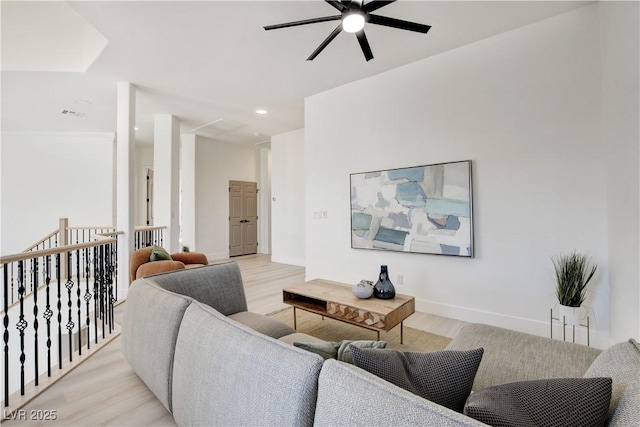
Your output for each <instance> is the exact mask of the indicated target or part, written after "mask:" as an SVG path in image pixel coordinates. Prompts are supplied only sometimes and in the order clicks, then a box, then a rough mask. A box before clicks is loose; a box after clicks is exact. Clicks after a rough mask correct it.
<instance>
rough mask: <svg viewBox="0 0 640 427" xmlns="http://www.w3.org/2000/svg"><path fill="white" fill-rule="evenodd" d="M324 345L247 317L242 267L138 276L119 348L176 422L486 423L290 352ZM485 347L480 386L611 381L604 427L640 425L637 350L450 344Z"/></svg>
mask: <svg viewBox="0 0 640 427" xmlns="http://www.w3.org/2000/svg"><path fill="white" fill-rule="evenodd" d="M294 341H306V342H309V341H318V340H317V339H315V338H313V337H310V336H308V335H304V334H299V333H296V332H295V331H294V330H293V329H292V328H290V327H289V326H288V325H286V324H284V323H282V322H279V321H276V320H274V319H271V318H269V317H266V316H262V315H258V314H255V313H251V312H248V311H247V303H246V298H245V294H244V288H243V284H242V277H241V275H240V270H239V268H238V266H237V264H236V263H234V262H231V263H225V264H218V265H209V266H205V267H200V268H195V269H190V270H181V271H176V272H170V273H165V274H160V275H156V276H151V277H147V278H143V279H138V280H136V281H134V282H133V283H132V285H131V287H130V289H129V293H128V296H127V303H126V310H125V318H124V322H123V327H122V351H123V355H124V357H125V358H126V360H127V361H128V362H129V363H130V364H131V366H132V367H133V369H134V370H135V371H136V373H137V374H138V375H139V376H140V378H141V379H142V380H143V381H144V382H145V383H146V384H147V386H148V387H149V389H150V390H151V391H152V392H153V393H154V394H155V395H156V396H157V397H158V399H159V400H160V401H161V402H162V404H163V405H164V406H165V407H166V408H167V409H168V410H169V411H170V412H171V413H172V414H173V416H174V419H175V421H176V423H177V424H178V425H180V426H232V425H242V426H249V425H261V426H265V425H268V426H308V425H319V426H338V425H350V426H351V425H363V426H364V425H367V426H370V425H430V426H482V425H485V424H482V423H480V422H478V421H476V420H474V419H471V418H469V417H467V416H465V415H463V414H460V413H458V412H454V411H452V410H450V409H447V408H445V407H442V406H440V405H437V404H435V403H433V402H430V401H428V400H426V399H423V398H421V397H418V396H417V395H414V394H412V393H410V392H408V391H405V390H403V389H400V388H399V387H396V386H395V385H393V384H391V383H389V382H386V381H384V380H382V379H380V378H378V377H376V376H374V375H372V374H370V373H368V372H366V371H364V370H362V369H360V368H358V367H355V366H353V365H349V364H346V363H343V362H339V361H335V360H327V361H324V360H323V359H322V358H321V357H320V356H318V355H316V354H314V353H311V352H307V351H305V350H302V349H299V348H297V347H294V346H292V345H291V343H292V342H294ZM478 347H483V348H484V349H485V350H484V356H483V359H482V362H481V364H480V367H479V369H478V372H477V375H476V378H475V382H474V390H478V389H480V388H483V387H485V386H488V385H493V384H501V383H505V382H513V381H521V380H529V379H540V378H560V377H582V376H607V377H612V378H613V396H612V402H611V406H610V413H609V421H608V425H610V426H614V427H618V426H637V425H640V414H639V409H638V408H640V349H639V348H638V346H637V343H635V342H633V341H630V342H624V343H619V344H616V345H614V346H612V347H611V348H609V349H607V350H605V351H602V352H601V351H600V350H596V349H593V348H588V347H584V346H581V345H575V344H570V343H564V342H559V341H553V340H550V339H547V338H542V337H537V336H532V335H527V334H523V333H518V332H514V331H510V330H506V329H501V328H496V327H492V326H487V325H480V324H475V325H470V326H468V327H466V328H464V329H463V330H462V331H461V333H460V334H459V335H458V336H457V337H456V338H455V339H454V340H453V341H452V342H451V343H450V345H449V347H448V349H452V350H467V349H473V348H478Z"/></svg>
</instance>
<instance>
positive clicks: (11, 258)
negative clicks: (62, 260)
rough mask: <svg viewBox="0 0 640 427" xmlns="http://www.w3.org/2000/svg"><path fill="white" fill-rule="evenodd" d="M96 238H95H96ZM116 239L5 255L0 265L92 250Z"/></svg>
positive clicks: (0, 260)
mask: <svg viewBox="0 0 640 427" xmlns="http://www.w3.org/2000/svg"><path fill="white" fill-rule="evenodd" d="M96 237H97V236H96ZM115 242H116V239H114V238H110V237H104V238H100V239H99V240H96V241H94V242H86V243H78V244H76V245H66V246H58V247H57V248H51V249H42V250H39V251H32V252H21V253H19V254H14V255H7V256H3V257H2V258H0V264H9V263H12V262H18V261H25V260H28V259H32V258H39V257H43V256H47V255H56V254H59V253H64V252H72V251H75V250H78V249H85V248H93V247H94V246H102V245H105V244H107V243H115Z"/></svg>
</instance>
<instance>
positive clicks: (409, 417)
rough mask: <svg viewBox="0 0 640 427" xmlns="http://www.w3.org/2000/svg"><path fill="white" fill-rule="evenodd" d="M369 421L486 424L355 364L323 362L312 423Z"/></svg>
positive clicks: (331, 424)
mask: <svg viewBox="0 0 640 427" xmlns="http://www.w3.org/2000/svg"><path fill="white" fill-rule="evenodd" d="M372 425H377V426H401V425H402V426H438V427H452V426H474V427H480V426H485V427H486V425H485V424H482V423H480V422H479V421H476V420H474V419H472V418H469V417H467V416H464V415H462V414H460V413H457V412H455V411H452V410H451V409H448V408H445V407H444V406H441V405H438V404H436V403H433V402H430V401H428V400H426V399H423V398H421V397H420V396H417V395H415V394H413V393H411V392H408V391H406V390H403V389H401V388H400V387H397V386H395V385H393V384H391V383H389V382H387V381H385V380H383V379H381V378H379V377H377V376H375V375H373V374H371V373H369V372H366V371H364V370H362V369H360V368H357V367H355V366H354V365H349V364H347V363H344V362H339V361H337V360H327V361H326V362H324V365H323V366H322V371H321V372H320V379H319V381H318V403H317V406H316V415H315V421H314V426H319V427H325V426H327V427H335V426H367V427H369V426H372Z"/></svg>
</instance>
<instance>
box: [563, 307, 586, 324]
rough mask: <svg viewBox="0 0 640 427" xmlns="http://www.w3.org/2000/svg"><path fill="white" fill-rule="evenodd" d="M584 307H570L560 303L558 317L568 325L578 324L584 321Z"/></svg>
mask: <svg viewBox="0 0 640 427" xmlns="http://www.w3.org/2000/svg"><path fill="white" fill-rule="evenodd" d="M582 314H583V313H582V307H569V306H567V305H562V304H560V305H559V308H558V318H559V319H560V321H561V322H562V319H563V318H564V321H565V322H566V324H567V325H570V326H578V325H580V323H581V322H582V317H583V316H582Z"/></svg>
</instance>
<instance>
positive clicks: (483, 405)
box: [464, 378, 611, 427]
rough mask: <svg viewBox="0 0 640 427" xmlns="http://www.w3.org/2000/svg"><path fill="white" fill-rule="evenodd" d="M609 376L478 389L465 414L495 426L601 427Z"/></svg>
mask: <svg viewBox="0 0 640 427" xmlns="http://www.w3.org/2000/svg"><path fill="white" fill-rule="evenodd" d="M610 400H611V378H554V379H548V380H535V381H519V382H514V383H507V384H501V385H497V386H491V387H487V388H483V389H482V390H478V391H476V392H475V393H473V394H472V395H471V396H469V399H467V403H466V404H465V407H464V413H465V414H466V415H468V416H470V417H472V418H475V419H476V420H478V421H482V422H483V423H486V424H489V425H491V426H494V427H539V426H545V427H601V426H602V425H604V422H605V420H606V418H607V410H608V409H609V401H610Z"/></svg>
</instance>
